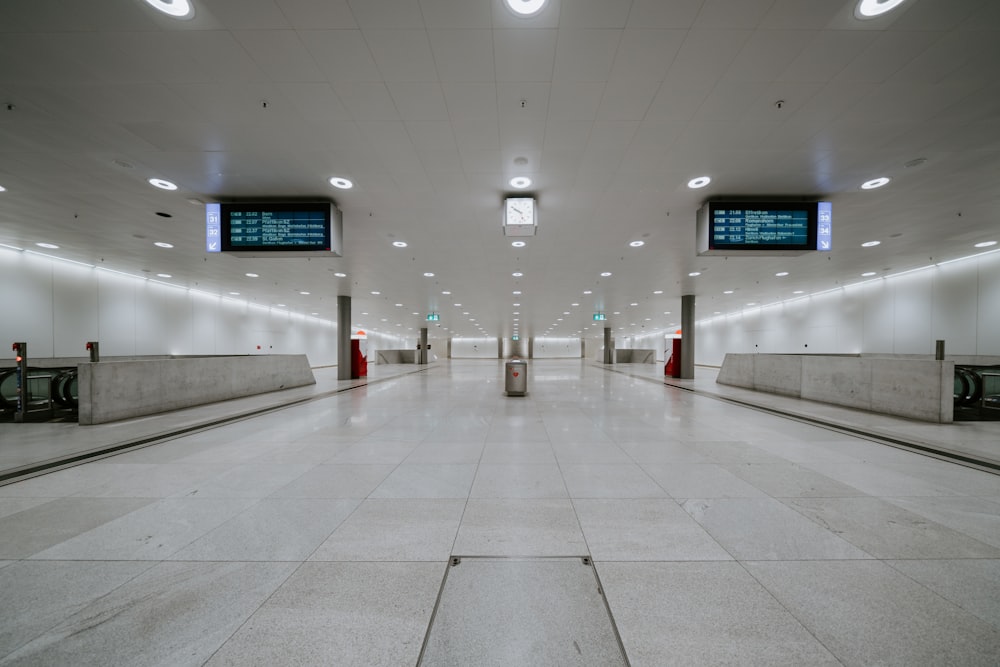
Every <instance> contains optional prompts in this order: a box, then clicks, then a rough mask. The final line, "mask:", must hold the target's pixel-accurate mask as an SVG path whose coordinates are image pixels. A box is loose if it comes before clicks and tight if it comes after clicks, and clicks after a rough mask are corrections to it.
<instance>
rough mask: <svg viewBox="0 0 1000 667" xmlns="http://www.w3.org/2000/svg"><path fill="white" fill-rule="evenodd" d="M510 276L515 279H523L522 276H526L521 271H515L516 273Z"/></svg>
mask: <svg viewBox="0 0 1000 667" xmlns="http://www.w3.org/2000/svg"><path fill="white" fill-rule="evenodd" d="M510 275H512V276H514V277H515V278H520V277H521V276H523V275H524V274H523V273H521V272H520V271H515V272H514V273H512V274H510Z"/></svg>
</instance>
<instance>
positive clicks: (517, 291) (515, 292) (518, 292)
mask: <svg viewBox="0 0 1000 667" xmlns="http://www.w3.org/2000/svg"><path fill="white" fill-rule="evenodd" d="M511 294H513V295H514V296H521V292H520V290H514V291H513V292H511Z"/></svg>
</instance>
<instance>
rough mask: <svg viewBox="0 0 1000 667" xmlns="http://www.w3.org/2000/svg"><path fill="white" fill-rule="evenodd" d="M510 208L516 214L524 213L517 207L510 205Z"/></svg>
mask: <svg viewBox="0 0 1000 667" xmlns="http://www.w3.org/2000/svg"><path fill="white" fill-rule="evenodd" d="M510 210H512V211H514V212H515V213H517V214H518V215H524V213H523V212H521V211H520V210H519V209H518V208H517V207H515V206H511V207H510Z"/></svg>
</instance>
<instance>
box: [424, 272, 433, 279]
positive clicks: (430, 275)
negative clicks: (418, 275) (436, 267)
mask: <svg viewBox="0 0 1000 667" xmlns="http://www.w3.org/2000/svg"><path fill="white" fill-rule="evenodd" d="M433 277H434V274H433V273H431V272H430V271H424V278H433Z"/></svg>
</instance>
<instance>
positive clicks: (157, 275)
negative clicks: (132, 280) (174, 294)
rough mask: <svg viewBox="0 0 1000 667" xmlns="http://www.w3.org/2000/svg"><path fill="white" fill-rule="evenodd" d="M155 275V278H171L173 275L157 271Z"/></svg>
mask: <svg viewBox="0 0 1000 667" xmlns="http://www.w3.org/2000/svg"><path fill="white" fill-rule="evenodd" d="M156 277H157V278H173V276H172V275H170V274H169V273H157V274H156Z"/></svg>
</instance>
